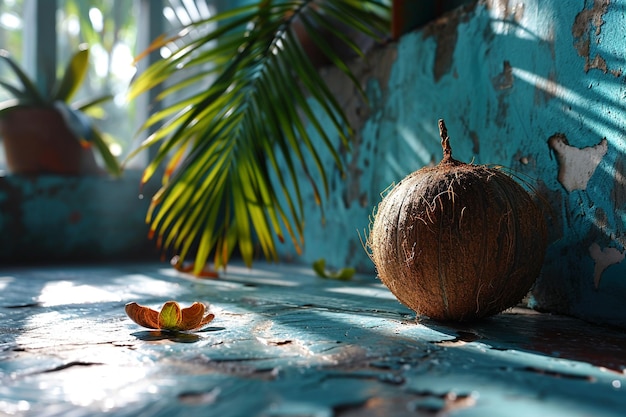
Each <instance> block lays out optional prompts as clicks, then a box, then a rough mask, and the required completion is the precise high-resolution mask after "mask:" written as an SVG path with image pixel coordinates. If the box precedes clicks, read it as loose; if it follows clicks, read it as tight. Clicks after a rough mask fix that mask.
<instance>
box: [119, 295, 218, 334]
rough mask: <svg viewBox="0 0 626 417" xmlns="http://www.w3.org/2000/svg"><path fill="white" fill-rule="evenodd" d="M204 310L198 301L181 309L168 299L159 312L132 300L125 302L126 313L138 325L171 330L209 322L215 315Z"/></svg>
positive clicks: (188, 328) (196, 327) (179, 329)
mask: <svg viewBox="0 0 626 417" xmlns="http://www.w3.org/2000/svg"><path fill="white" fill-rule="evenodd" d="M205 310H206V306H205V305H204V304H202V303H199V302H195V303H193V304H192V305H191V306H190V307H187V308H182V309H181V308H180V305H179V304H178V303H177V302H176V301H168V302H166V303H165V304H163V307H162V308H161V311H160V312H158V311H156V310H153V309H151V308H150V307H146V306H142V305H139V304H137V303H134V302H133V303H128V304H126V314H127V315H128V317H130V318H131V319H132V320H133V321H134V322H135V323H137V324H138V325H140V326H143V327H147V328H148V329H160V330H173V331H186V330H196V329H199V328H200V327H202V326H204V325H205V324H207V323H209V322H210V321H211V320H213V319H214V318H215V315H214V314H211V313H207V314H205Z"/></svg>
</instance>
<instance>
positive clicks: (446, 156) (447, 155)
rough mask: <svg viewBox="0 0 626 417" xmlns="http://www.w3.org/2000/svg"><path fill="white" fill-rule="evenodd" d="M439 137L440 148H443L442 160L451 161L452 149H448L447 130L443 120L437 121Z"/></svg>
mask: <svg viewBox="0 0 626 417" xmlns="http://www.w3.org/2000/svg"><path fill="white" fill-rule="evenodd" d="M439 136H440V137H441V147H442V148H443V160H442V161H441V162H446V161H450V160H452V148H451V147H450V138H449V137H448V128H446V123H445V122H444V121H443V119H439Z"/></svg>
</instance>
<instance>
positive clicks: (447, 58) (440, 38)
mask: <svg viewBox="0 0 626 417" xmlns="http://www.w3.org/2000/svg"><path fill="white" fill-rule="evenodd" d="M474 7H475V5H473V4H470V5H467V6H463V7H460V8H458V9H455V10H454V11H452V12H450V13H446V14H444V15H443V16H442V17H440V18H439V19H437V20H435V21H434V22H432V23H430V24H429V25H427V26H425V27H424V30H423V37H424V38H428V37H434V38H435V42H436V44H437V47H436V49H435V62H434V64H433V75H434V78H435V81H439V80H440V79H441V77H442V76H443V75H445V74H447V73H449V72H450V69H451V68H452V63H453V56H454V50H455V48H456V43H457V39H458V31H457V27H458V26H459V24H460V23H462V22H466V21H467V20H468V19H469V16H470V14H469V13H468V12H469V11H470V10H471V9H473V8H474Z"/></svg>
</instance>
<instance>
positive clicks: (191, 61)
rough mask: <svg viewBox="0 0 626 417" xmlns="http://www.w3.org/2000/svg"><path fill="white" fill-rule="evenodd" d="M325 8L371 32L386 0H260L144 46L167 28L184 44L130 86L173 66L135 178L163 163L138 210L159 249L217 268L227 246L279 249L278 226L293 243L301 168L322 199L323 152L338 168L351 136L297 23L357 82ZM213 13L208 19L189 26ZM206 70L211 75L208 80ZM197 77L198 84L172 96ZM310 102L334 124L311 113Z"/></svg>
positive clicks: (298, 233)
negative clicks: (157, 183) (148, 155)
mask: <svg viewBox="0 0 626 417" xmlns="http://www.w3.org/2000/svg"><path fill="white" fill-rule="evenodd" d="M330 19H332V21H333V22H336V23H337V24H339V25H341V26H342V27H349V28H351V29H353V30H356V31H359V32H361V33H365V34H366V35H368V36H373V37H379V36H380V35H381V34H384V33H386V32H387V28H388V26H389V22H388V6H387V4H386V3H385V2H381V1H376V0H365V1H354V0H323V1H320V0H318V1H313V0H308V1H306V0H300V1H267V0H265V1H260V2H259V3H258V4H254V5H248V6H245V7H241V8H238V9H234V10H230V11H228V12H225V13H221V14H218V15H215V16H213V17H211V18H209V19H205V20H203V21H199V22H194V23H192V24H190V25H188V26H186V27H184V28H182V30H181V31H180V32H179V34H178V35H176V36H162V37H161V38H160V39H159V40H157V41H156V44H155V45H153V46H152V48H156V47H157V46H156V45H162V44H163V42H164V40H170V41H171V40H172V39H176V42H178V43H179V44H180V47H178V49H176V50H174V51H173V52H172V54H171V56H170V57H169V58H165V59H163V60H161V61H158V62H157V63H155V64H153V65H152V66H151V67H150V68H148V69H147V71H146V72H144V73H143V74H140V76H139V77H138V78H137V79H136V81H135V82H134V84H133V86H132V88H131V96H132V97H136V96H138V95H140V94H142V93H144V92H146V91H148V90H150V89H152V88H154V87H156V86H158V85H162V84H164V83H165V81H166V80H168V78H170V77H171V76H174V75H175V76H176V79H177V82H176V83H175V84H173V85H171V86H168V87H166V88H164V89H163V91H162V93H161V94H160V95H159V96H158V97H157V101H161V102H162V103H166V100H169V101H167V103H168V104H167V105H166V106H165V107H164V108H163V110H161V111H159V112H157V113H155V114H154V115H152V116H151V117H150V118H149V119H148V120H147V121H146V123H145V124H144V127H143V128H145V129H148V128H152V127H156V126H158V129H157V130H156V131H155V132H154V133H153V134H152V135H151V136H150V137H149V138H148V139H147V140H146V141H144V143H143V144H142V145H141V146H140V147H139V148H138V149H137V150H136V152H139V151H140V150H143V149H146V148H148V147H152V146H156V145H158V146H159V147H158V150H157V151H156V153H155V155H154V157H153V158H152V160H151V162H150V164H149V165H148V166H147V168H146V170H145V171H144V177H143V179H142V181H144V182H145V181H148V180H149V178H150V177H152V176H153V175H154V174H155V173H156V172H157V171H158V168H159V167H161V166H164V167H165V172H164V175H163V185H162V187H161V189H160V190H159V191H158V192H157V194H156V195H155V196H154V197H153V199H152V204H151V208H150V210H149V212H148V213H147V217H146V220H147V222H149V224H150V229H151V234H153V235H154V236H155V237H156V239H157V243H158V244H160V245H161V246H162V249H163V250H164V251H168V250H171V251H173V252H174V253H176V254H178V255H179V256H180V259H181V261H184V260H185V258H187V257H191V256H193V257H194V272H196V273H199V272H200V271H201V270H202V269H203V268H204V266H205V264H206V263H207V262H208V261H209V259H211V254H213V262H214V264H215V267H216V268H219V267H225V266H226V265H227V263H228V261H229V259H230V257H231V256H232V253H233V251H234V250H235V249H238V251H239V253H240V254H241V256H242V258H243V260H244V262H245V263H246V264H248V265H250V264H251V263H252V261H253V259H254V256H255V255H256V248H257V247H258V248H260V251H261V253H262V254H263V255H264V256H265V257H266V258H269V259H276V257H277V255H276V254H277V250H276V239H278V240H279V241H281V242H282V241H283V240H284V239H285V236H289V237H290V238H291V241H292V243H293V245H294V247H295V248H296V250H297V251H300V250H301V248H302V245H303V227H304V226H303V225H304V209H303V194H302V185H301V183H302V181H303V179H306V180H307V181H308V184H309V186H310V187H311V189H312V190H313V193H314V195H315V197H316V199H317V200H318V202H320V203H321V200H322V194H326V193H328V189H329V186H328V178H327V175H328V173H327V172H326V170H325V167H324V164H323V162H322V155H321V153H320V152H321V151H322V150H324V152H329V153H330V155H331V156H332V158H333V160H334V162H335V165H336V168H337V169H338V170H339V172H343V161H342V157H341V155H340V153H339V151H338V150H337V147H338V145H339V144H338V143H336V139H337V138H338V139H339V141H340V143H341V144H342V145H343V146H344V147H346V148H347V147H349V138H350V135H351V129H350V126H349V123H348V119H347V117H346V115H345V114H344V113H343V110H342V108H341V106H340V105H339V103H338V102H337V100H336V98H335V97H334V95H333V94H332V92H331V91H330V89H329V88H328V86H327V85H326V83H325V81H324V80H323V78H322V77H321V76H320V75H319V73H318V72H317V70H316V68H315V67H314V66H313V64H312V63H311V61H310V60H309V58H308V57H307V55H306V53H305V52H304V49H303V47H302V44H301V43H300V40H299V38H298V36H297V33H296V31H295V30H294V26H295V25H296V24H301V25H303V26H304V29H305V31H306V32H307V33H308V34H309V35H310V37H311V39H312V40H313V42H314V43H315V44H316V46H317V47H318V48H319V49H320V50H321V51H322V52H323V53H324V54H325V55H326V56H327V58H328V60H329V62H331V63H332V64H333V65H335V66H336V67H338V68H340V69H341V70H342V71H343V72H345V73H346V74H347V76H348V77H349V78H350V79H351V80H352V81H353V82H354V83H355V85H356V86H357V87H358V88H359V89H360V88H361V87H360V85H359V84H358V80H357V79H356V77H355V76H354V75H353V74H352V73H351V71H350V68H349V67H348V65H347V64H346V62H345V61H344V59H343V58H342V57H340V56H339V54H338V53H337V52H336V51H335V49H333V48H332V46H331V45H330V44H329V43H328V42H327V41H326V39H325V38H324V37H322V36H321V35H319V31H320V30H323V31H325V32H327V33H330V35H331V36H334V37H335V38H336V39H338V40H339V41H340V42H343V43H344V44H345V45H346V46H347V47H348V48H349V49H352V50H354V51H355V53H361V51H360V50H359V47H358V45H356V44H355V43H354V42H353V41H352V40H351V39H350V38H349V37H347V36H345V35H344V34H343V33H341V32H340V31H338V30H337V29H336V25H335V24H330V23H328V22H329V21H330ZM210 24H216V25H217V26H216V28H215V30H212V31H206V30H204V31H203V32H202V34H201V35H200V36H195V37H191V36H189V34H190V33H192V32H193V31H194V30H200V29H202V28H205V27H206V25H210ZM172 43H173V42H172ZM208 77H213V80H212V81H210V83H208V84H207V78H208ZM199 84H206V86H203V87H202V89H198V88H196V90H195V91H194V92H193V93H192V94H188V95H186V96H184V97H179V98H177V99H175V100H173V101H172V100H171V99H172V98H173V97H176V94H177V93H180V92H181V90H182V89H183V88H186V89H187V88H193V87H194V86H196V85H199ZM198 90H200V91H198ZM313 103H316V104H315V106H314V105H313ZM314 107H315V109H316V110H314ZM318 109H321V111H322V112H323V113H324V116H325V117H327V118H328V120H330V121H331V126H322V125H321V123H320V122H319V121H318V120H317V117H316V113H315V111H319V110H318ZM303 116H304V117H305V118H306V120H307V121H308V122H309V123H308V125H307V124H306V122H305V120H303ZM310 129H312V131H313V132H315V134H316V137H317V136H319V137H320V138H321V142H320V141H317V140H316V139H314V138H313V137H312V136H311V134H310V133H309V130H310ZM329 129H330V130H332V131H333V132H332V133H331V132H330V131H329Z"/></svg>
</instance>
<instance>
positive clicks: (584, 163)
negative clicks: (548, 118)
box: [548, 133, 608, 193]
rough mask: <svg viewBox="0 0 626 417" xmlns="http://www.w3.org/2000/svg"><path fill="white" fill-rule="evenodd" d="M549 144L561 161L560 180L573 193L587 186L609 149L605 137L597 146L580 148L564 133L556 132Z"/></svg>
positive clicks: (559, 161)
mask: <svg viewBox="0 0 626 417" xmlns="http://www.w3.org/2000/svg"><path fill="white" fill-rule="evenodd" d="M548 146H549V147H550V148H551V149H552V150H553V151H554V153H555V154H556V159H557V161H558V163H559V175H558V180H559V182H560V183H561V185H563V187H565V189H566V190H567V192H570V193H571V192H572V191H574V190H585V189H586V188H587V183H588V182H589V179H590V178H591V177H592V176H593V173H594V172H595V170H596V168H597V167H598V164H599V163H600V161H601V160H602V158H603V157H604V155H605V154H606V152H607V150H608V141H607V140H606V138H604V139H602V140H601V141H600V143H598V144H597V145H595V146H588V147H586V148H582V149H579V148H576V147H575V146H570V145H569V142H568V141H567V137H566V136H565V135H564V134H563V133H555V134H554V135H552V136H550V138H549V139H548Z"/></svg>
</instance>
